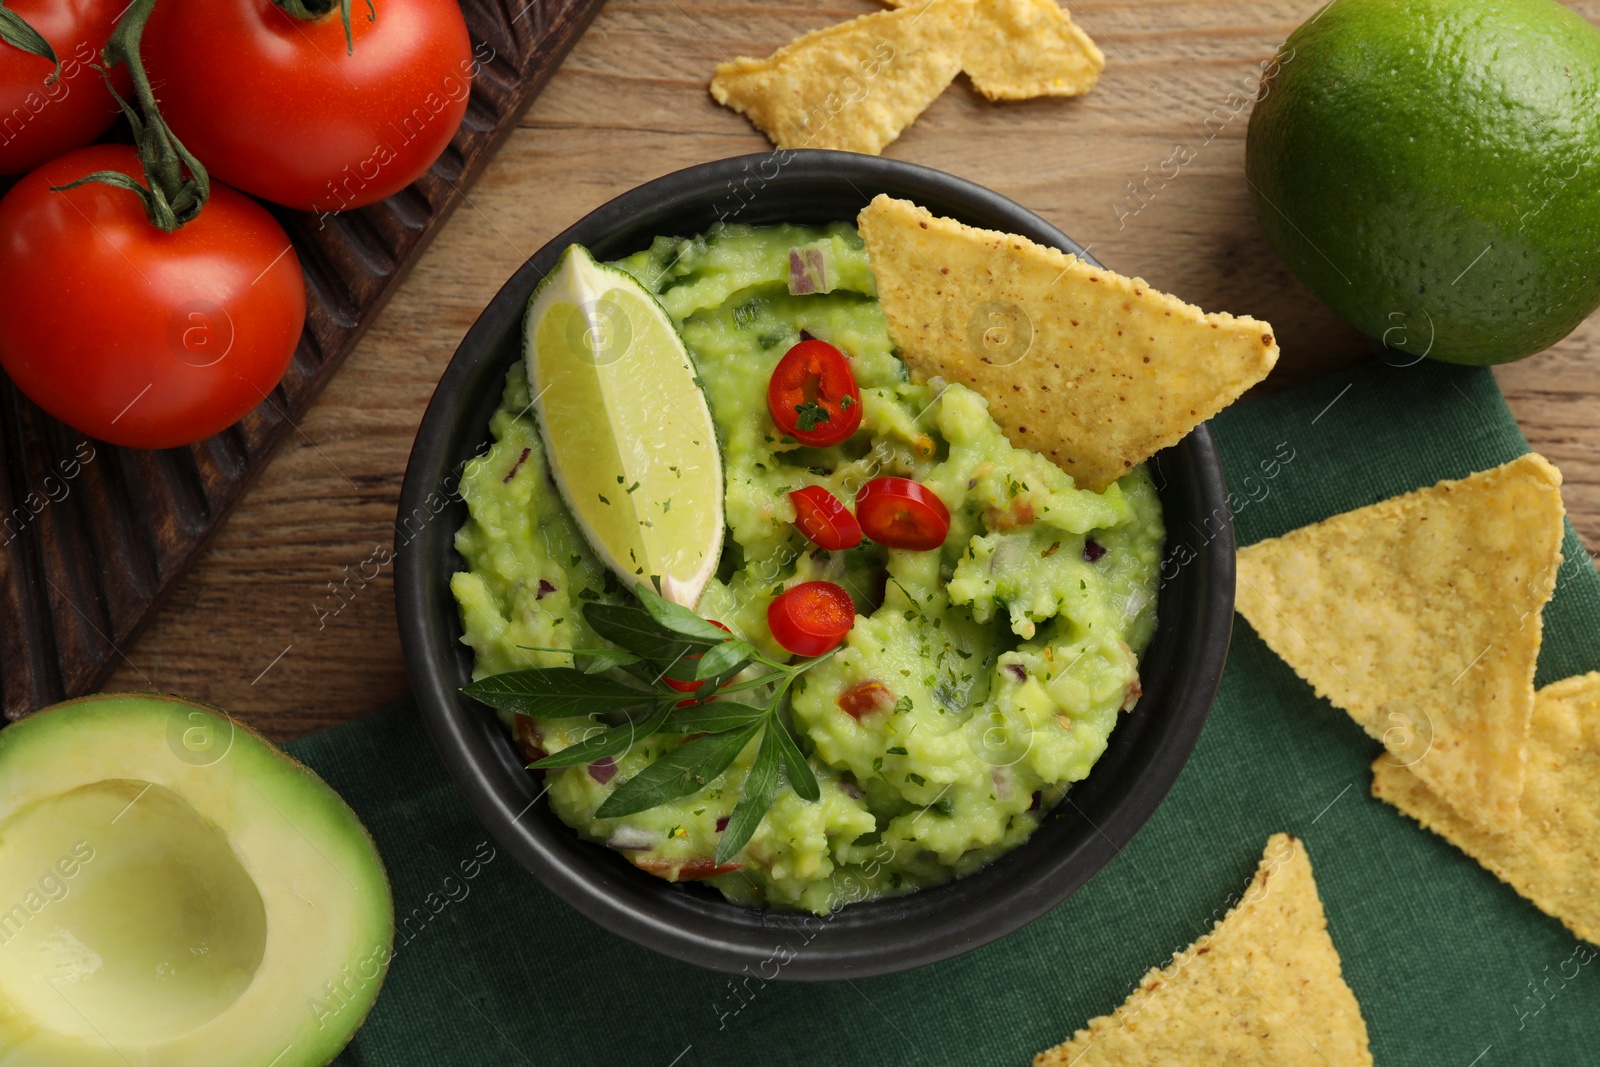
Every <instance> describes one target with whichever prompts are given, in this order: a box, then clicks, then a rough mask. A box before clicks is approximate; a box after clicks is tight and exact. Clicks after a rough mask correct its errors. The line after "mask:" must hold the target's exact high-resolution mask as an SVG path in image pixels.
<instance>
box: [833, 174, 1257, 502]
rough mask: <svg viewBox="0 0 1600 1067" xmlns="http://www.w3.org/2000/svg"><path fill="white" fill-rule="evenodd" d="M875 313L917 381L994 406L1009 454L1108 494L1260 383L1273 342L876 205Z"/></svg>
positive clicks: (1040, 255)
mask: <svg viewBox="0 0 1600 1067" xmlns="http://www.w3.org/2000/svg"><path fill="white" fill-rule="evenodd" d="M857 225H858V226H859V227H860V230H861V236H862V237H863V238H865V239H866V242H867V252H868V255H869V256H870V257H871V260H872V270H873V273H874V274H876V275H877V278H878V301H879V303H880V304H881V306H882V308H883V313H884V315H885V316H886V317H887V318H888V321H889V335H890V337H892V338H893V340H894V343H895V346H896V348H898V349H899V354H900V357H901V358H902V359H904V360H905V361H906V363H907V364H908V365H909V366H910V367H911V369H912V371H913V372H914V373H915V374H916V375H918V376H919V377H920V378H924V379H926V378H931V377H940V378H943V379H945V380H946V381H949V382H959V383H961V384H962V385H965V386H970V387H971V388H972V389H974V390H976V391H977V392H978V393H981V394H982V395H983V396H985V397H986V398H988V401H989V413H990V414H991V415H993V416H994V418H995V421H996V422H998V423H999V424H1000V427H1001V429H1003V430H1005V432H1006V436H1007V437H1009V438H1010V439H1011V442H1012V443H1013V444H1015V445H1017V446H1018V447H1020V448H1029V449H1032V450H1033V451H1035V452H1039V453H1041V454H1043V455H1045V456H1047V457H1049V458H1050V459H1051V460H1053V461H1054V462H1055V463H1056V465H1057V466H1059V467H1060V468H1061V469H1062V470H1064V471H1066V472H1067V473H1068V474H1070V475H1072V477H1073V479H1074V481H1075V482H1076V483H1077V484H1078V485H1079V486H1081V487H1085V488H1089V489H1094V490H1097V491H1098V490H1100V489H1104V488H1105V487H1106V486H1107V485H1109V484H1111V483H1112V482H1114V481H1115V480H1116V479H1117V478H1119V477H1121V476H1122V475H1123V474H1125V473H1127V472H1128V471H1129V470H1131V469H1132V468H1133V466H1134V465H1135V464H1138V463H1142V462H1144V461H1145V460H1146V459H1149V458H1150V456H1151V455H1153V454H1154V453H1155V452H1157V451H1159V450H1160V449H1162V448H1166V447H1167V446H1168V445H1173V444H1176V443H1177V442H1178V441H1179V440H1180V439H1181V438H1182V437H1183V436H1184V435H1185V434H1187V433H1188V432H1189V431H1190V430H1192V429H1194V428H1195V426H1197V425H1199V424H1200V423H1202V422H1204V421H1205V420H1206V419H1209V418H1210V417H1211V416H1212V415H1215V414H1216V413H1217V412H1218V411H1220V410H1221V409H1222V408H1224V407H1226V406H1227V405H1228V404H1229V403H1230V402H1232V401H1233V400H1234V399H1235V398H1237V397H1238V396H1239V394H1240V393H1242V392H1244V391H1245V390H1246V389H1248V388H1249V387H1250V386H1252V385H1254V384H1255V383H1256V382H1258V381H1260V380H1261V379H1262V378H1265V377H1266V375H1267V372H1268V371H1269V370H1271V369H1272V365H1273V364H1274V363H1275V362H1277V359H1278V346H1277V345H1276V344H1275V343H1274V342H1273V338H1272V327H1271V326H1269V325H1268V324H1266V323H1264V322H1257V321H1256V320H1255V319H1250V318H1237V319H1236V318H1234V317H1233V316H1232V315H1210V314H1206V313H1205V312H1203V311H1201V310H1200V309H1199V308H1197V307H1193V306H1191V305H1189V304H1185V303H1184V302H1183V301H1181V300H1179V299H1178V298H1176V297H1172V296H1167V295H1165V294H1164V293H1158V292H1156V291H1155V290H1153V289H1151V288H1150V287H1149V286H1148V285H1147V284H1145V282H1144V281H1142V280H1141V279H1139V278H1124V277H1122V276H1121V275H1119V274H1113V273H1112V272H1110V271H1107V270H1101V269H1100V268H1098V267H1091V266H1089V265H1088V264H1087V263H1085V262H1084V261H1083V260H1081V259H1078V258H1077V257H1076V256H1069V255H1067V254H1066V253H1065V252H1061V251H1058V250H1057V249H1054V248H1046V247H1044V246H1043V245H1038V244H1034V243H1033V242H1032V241H1029V240H1028V239H1027V238H1025V237H1018V236H1015V235H1012V234H1005V233H996V232H995V231H993V230H979V229H974V228H973V227H971V226H964V225H962V224H961V223H959V222H956V221H955V220H953V219H941V218H935V217H934V216H933V215H931V214H930V213H929V212H928V211H927V210H926V209H924V208H920V207H918V206H917V205H915V204H913V203H911V202H909V201H906V200H894V199H891V198H889V197H887V196H882V195H880V196H878V197H877V198H876V199H874V200H873V201H872V203H871V204H869V205H868V206H867V207H866V209H865V210H863V211H862V212H861V215H860V217H859V218H858V219H857Z"/></svg>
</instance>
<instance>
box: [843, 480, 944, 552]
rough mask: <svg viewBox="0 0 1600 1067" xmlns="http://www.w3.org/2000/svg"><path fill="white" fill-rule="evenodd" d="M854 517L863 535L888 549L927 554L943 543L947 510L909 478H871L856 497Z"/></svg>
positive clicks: (925, 489)
mask: <svg viewBox="0 0 1600 1067" xmlns="http://www.w3.org/2000/svg"><path fill="white" fill-rule="evenodd" d="M856 518H857V519H858V520H860V522H861V529H862V530H863V531H865V533H866V535H867V536H868V537H870V538H872V539H873V540H874V541H876V542H878V544H880V545H887V546H888V547H890V548H910V549H915V550H917V551H927V550H929V549H934V548H938V547H939V546H940V545H942V544H944V539H945V537H946V536H948V535H949V533H950V509H949V508H947V507H945V506H944V501H943V500H940V499H939V497H938V495H937V494H935V493H934V491H933V490H932V489H929V488H928V487H927V486H925V485H923V484H922V483H921V482H914V481H912V480H911V479H910V478H874V479H872V481H870V482H868V483H867V484H866V485H863V486H862V487H861V492H859V493H857V494H856Z"/></svg>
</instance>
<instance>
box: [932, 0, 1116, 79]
mask: <svg viewBox="0 0 1600 1067" xmlns="http://www.w3.org/2000/svg"><path fill="white" fill-rule="evenodd" d="M1105 68H1106V57H1105V53H1103V52H1101V51H1100V49H1099V48H1098V47H1096V45H1095V43H1094V42H1093V41H1091V40H1090V39H1089V35H1088V34H1086V33H1084V32H1083V31H1082V30H1081V29H1079V28H1078V26H1077V24H1076V23H1074V22H1073V21H1072V19H1071V18H1069V17H1068V16H1067V13H1066V12H1065V11H1064V10H1062V8H1061V5H1060V4H1058V3H1056V0H978V2H977V7H976V8H975V9H974V12H973V18H972V28H971V30H970V32H969V33H968V35H967V44H966V47H965V48H963V49H962V50H961V69H962V70H964V71H966V73H967V77H969V78H971V79H972V87H973V88H974V89H977V90H978V92H980V93H982V94H983V95H984V96H986V97H988V98H989V99H990V100H1027V99H1029V98H1031V97H1035V96H1082V95H1083V94H1084V93H1086V92H1088V91H1089V90H1090V89H1093V88H1094V83H1095V82H1097V81H1099V80H1100V72H1101V71H1102V70H1104V69H1105Z"/></svg>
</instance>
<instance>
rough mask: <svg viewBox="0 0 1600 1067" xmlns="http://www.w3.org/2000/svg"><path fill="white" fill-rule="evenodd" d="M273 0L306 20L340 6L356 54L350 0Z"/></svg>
mask: <svg viewBox="0 0 1600 1067" xmlns="http://www.w3.org/2000/svg"><path fill="white" fill-rule="evenodd" d="M0 2H3V0H0ZM272 2H273V3H274V4H277V5H278V7H279V8H280V9H281V10H282V11H283V12H284V13H285V14H288V15H291V16H293V17H294V18H297V19H303V20H305V21H306V22H315V21H316V20H317V19H322V18H327V17H328V16H329V15H330V14H332V13H333V9H334V8H335V7H338V9H339V18H340V19H342V20H343V21H344V48H345V54H346V55H352V56H353V55H355V54H356V41H355V36H354V34H353V33H352V31H351V28H350V0H272ZM367 21H368V22H377V21H378V9H377V8H376V7H374V6H373V0H367Z"/></svg>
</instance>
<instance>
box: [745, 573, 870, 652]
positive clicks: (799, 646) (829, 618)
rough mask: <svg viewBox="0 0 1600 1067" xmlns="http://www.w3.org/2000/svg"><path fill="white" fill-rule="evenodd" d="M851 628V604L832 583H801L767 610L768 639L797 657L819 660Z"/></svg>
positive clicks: (837, 643) (841, 590)
mask: <svg viewBox="0 0 1600 1067" xmlns="http://www.w3.org/2000/svg"><path fill="white" fill-rule="evenodd" d="M855 624H856V605H855V602H854V601H853V600H851V599H850V594H849V593H847V592H845V591H844V589H842V588H841V587H839V586H837V585H834V584H833V583H832V582H802V583H801V584H800V585H797V586H795V587H794V588H793V589H790V590H788V591H787V592H785V593H783V594H781V595H780V596H778V598H777V599H775V600H773V602H772V603H771V605H769V606H768V608H767V625H768V626H769V627H770V628H771V629H772V636H773V637H774V638H775V639H777V642H778V644H780V645H782V646H783V647H784V648H786V649H788V650H789V651H790V652H793V653H794V654H795V655H797V656H807V657H809V656H820V655H822V654H823V653H824V652H829V651H831V650H833V649H835V648H837V647H838V645H839V642H840V641H843V640H844V638H845V635H846V634H848V633H849V632H850V628H851V627H852V626H854V625H855Z"/></svg>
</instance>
